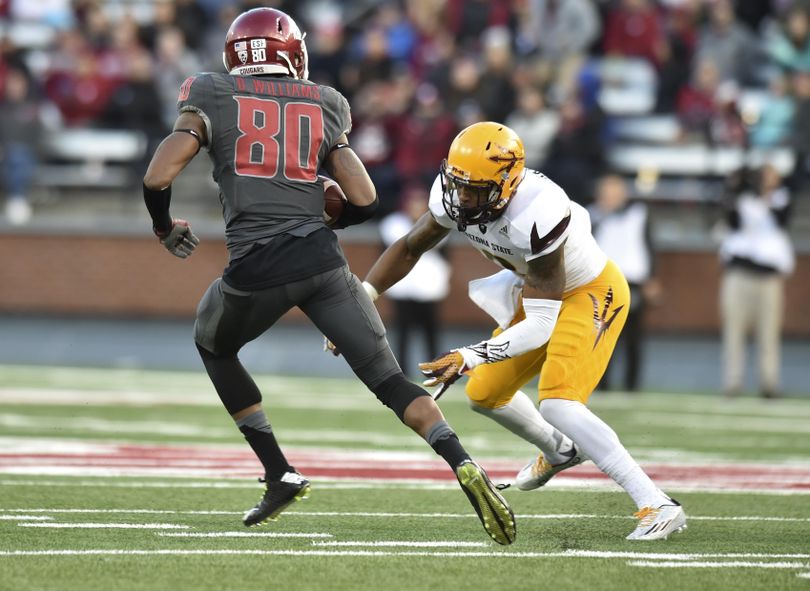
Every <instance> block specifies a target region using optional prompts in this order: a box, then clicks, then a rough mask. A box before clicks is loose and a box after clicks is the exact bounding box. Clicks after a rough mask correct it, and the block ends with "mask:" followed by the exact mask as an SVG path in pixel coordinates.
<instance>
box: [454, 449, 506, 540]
mask: <svg viewBox="0 0 810 591" xmlns="http://www.w3.org/2000/svg"><path fill="white" fill-rule="evenodd" d="M456 477H457V478H458V481H459V483H460V484H461V489H462V490H463V491H464V492H465V493H466V495H467V498H468V499H470V503H471V504H472V506H473V509H475V512H476V513H477V514H478V518H479V519H480V520H481V523H482V524H483V525H484V529H485V530H486V531H487V533H488V534H489V537H490V538H492V539H493V540H495V541H496V542H498V543H499V544H502V545H504V546H508V545H509V544H511V543H512V542H514V541H515V536H516V535H517V530H516V528H515V514H514V513H513V512H512V508H511V507H509V503H507V502H506V500H505V499H504V498H503V497H502V496H501V495H500V493H499V492H498V490H497V489H496V487H495V485H494V484H492V482H491V481H490V479H489V477H488V476H487V473H486V472H484V469H483V468H482V467H481V466H479V465H478V464H476V463H475V462H473V461H472V460H465V461H464V462H462V463H461V464H459V465H458V467H457V468H456Z"/></svg>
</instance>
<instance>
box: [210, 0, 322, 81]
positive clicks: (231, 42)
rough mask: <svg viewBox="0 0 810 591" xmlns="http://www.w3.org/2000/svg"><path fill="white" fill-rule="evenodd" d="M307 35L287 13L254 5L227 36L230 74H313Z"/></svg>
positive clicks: (225, 56) (304, 76)
mask: <svg viewBox="0 0 810 591" xmlns="http://www.w3.org/2000/svg"><path fill="white" fill-rule="evenodd" d="M305 36H306V34H302V33H301V29H299V28H298V25H297V24H295V21H294V20H293V19H291V18H290V17H289V16H288V15H287V14H286V13H284V12H281V11H280V10H276V9H275V8H254V9H253V10H248V11H247V12H243V13H242V14H240V15H239V16H238V17H236V20H234V21H233V23H232V24H231V27H230V28H229V29H228V34H227V35H226V36H225V51H223V52H222V61H223V63H224V64H225V69H226V70H228V73H229V74H237V75H240V76H252V75H257V74H288V75H290V76H293V77H295V78H302V79H304V80H306V79H307V78H308V77H309V67H308V57H307V46H306V44H305V43H304V37H305Z"/></svg>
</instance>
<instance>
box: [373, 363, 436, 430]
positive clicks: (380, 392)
mask: <svg viewBox="0 0 810 591" xmlns="http://www.w3.org/2000/svg"><path fill="white" fill-rule="evenodd" d="M371 391H372V392H374V395H375V396H376V397H377V399H378V400H379V401H380V402H382V403H383V404H384V405H385V406H387V407H388V408H390V409H391V410H393V411H394V413H395V414H396V415H397V416H398V417H399V420H400V421H403V422H404V420H405V409H406V408H408V406H409V405H410V404H411V402H413V401H414V400H416V399H417V398H419V397H420V396H429V394H428V393H427V392H425V391H424V390H423V389H422V388H420V387H419V386H417V385H416V384H413V383H411V382H409V381H408V378H406V377H405V374H403V373H398V374H396V375H393V376H391V377H390V378H388V379H386V380H385V381H383V382H382V383H381V384H379V385H377V386H375V387H374V388H371Z"/></svg>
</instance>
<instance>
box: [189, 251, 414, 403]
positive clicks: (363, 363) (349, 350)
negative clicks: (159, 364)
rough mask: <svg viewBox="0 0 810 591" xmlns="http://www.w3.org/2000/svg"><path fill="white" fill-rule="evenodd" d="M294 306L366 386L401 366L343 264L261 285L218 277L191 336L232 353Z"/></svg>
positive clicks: (209, 347)
mask: <svg viewBox="0 0 810 591" xmlns="http://www.w3.org/2000/svg"><path fill="white" fill-rule="evenodd" d="M296 306H297V307H298V308H300V309H301V311H303V312H304V314H306V315H307V317H308V318H309V319H310V320H311V321H312V322H313V324H315V326H316V327H317V328H318V330H320V331H321V333H323V334H324V335H325V336H326V337H327V338H328V339H329V340H330V341H332V342H333V343H334V344H335V346H336V347H337V348H338V350H339V351H340V352H341V354H342V355H343V356H344V357H345V358H346V361H347V362H348V363H349V366H351V368H352V370H353V371H354V373H355V374H356V375H357V377H358V378H360V380H361V381H362V382H363V383H364V384H365V385H366V386H367V387H368V388H369V389H372V388H374V387H376V386H378V385H379V384H381V383H382V382H383V381H385V380H386V379H387V378H389V377H391V376H393V375H396V374H398V373H400V372H401V370H400V368H399V364H398V363H397V361H396V359H395V358H394V355H393V353H392V352H391V348H390V347H389V346H388V341H387V339H386V337H385V327H384V326H383V323H382V320H381V319H380V315H379V313H378V312H377V308H376V307H375V306H374V303H373V302H372V301H371V298H369V297H368V294H367V293H366V291H365V290H364V289H363V287H362V285H361V284H360V281H359V280H358V279H357V277H356V276H355V275H354V274H352V273H351V271H349V268H348V266H345V265H344V266H343V267H341V268H339V269H334V270H332V271H327V272H325V273H320V274H318V275H314V276H312V277H308V278H307V279H304V280H302V281H296V282H293V283H288V284H285V285H279V286H276V287H270V288H267V289H263V290H259V291H241V290H238V289H234V288H233V287H231V286H229V285H228V284H227V283H225V282H224V281H223V280H222V279H221V278H220V279H217V280H215V281H214V282H213V283H212V284H211V285H210V287H209V288H208V291H206V292H205V295H203V297H202V299H201V300H200V304H199V306H198V307H197V320H196V322H195V323H194V340H195V341H196V342H197V344H198V345H199V346H200V347H202V348H203V349H206V350H207V351H210V352H211V353H213V354H215V355H236V353H237V352H238V351H239V349H241V348H242V347H243V346H244V345H245V344H246V343H249V342H250V341H252V340H253V339H255V338H257V337H258V336H259V335H261V334H262V333H264V332H265V331H267V330H268V329H269V328H270V327H271V326H273V324H275V323H276V321H277V320H278V319H279V318H281V316H283V315H284V314H285V313H286V312H287V311H288V310H290V309H291V308H293V307H296ZM315 354H317V352H313V355H315Z"/></svg>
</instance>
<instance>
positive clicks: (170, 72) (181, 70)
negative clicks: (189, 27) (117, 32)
mask: <svg viewBox="0 0 810 591" xmlns="http://www.w3.org/2000/svg"><path fill="white" fill-rule="evenodd" d="M155 52H156V63H155V68H154V70H155V76H154V79H155V84H156V86H157V89H158V92H159V93H160V101H161V108H162V111H163V123H164V124H165V125H166V126H171V125H173V124H174V120H175V118H176V113H177V89H178V88H180V86H181V85H182V84H183V81H184V80H185V79H186V78H187V76H188V73H189V72H199V71H200V62H199V60H198V59H197V56H196V54H195V53H194V52H193V51H191V50H190V49H189V48H188V47H186V42H185V38H184V37H183V32H182V31H181V30H180V29H178V28H177V27H165V28H163V29H161V30H160V31H159V32H158V35H157V39H156V40H155Z"/></svg>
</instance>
